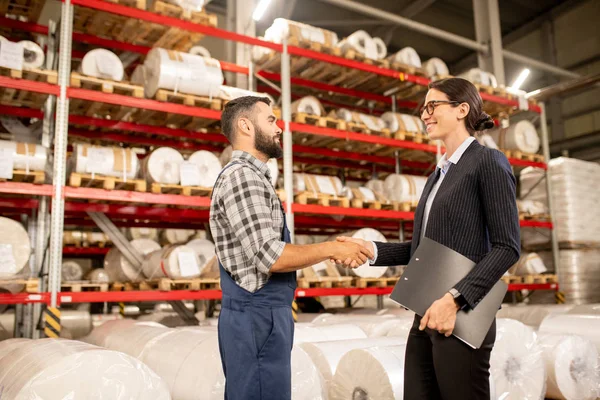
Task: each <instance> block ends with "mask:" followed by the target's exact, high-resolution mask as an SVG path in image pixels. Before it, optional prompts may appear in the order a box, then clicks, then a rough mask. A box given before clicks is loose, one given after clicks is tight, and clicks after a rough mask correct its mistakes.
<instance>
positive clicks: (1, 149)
mask: <svg viewBox="0 0 600 400" xmlns="http://www.w3.org/2000/svg"><path fill="white" fill-rule="evenodd" d="M47 153H48V150H47V149H46V148H45V147H43V146H40V145H39V144H33V143H19V142H12V141H8V140H0V155H1V156H3V158H4V160H5V162H6V157H11V158H12V165H13V169H20V170H25V171H44V170H45V168H46V159H47Z"/></svg>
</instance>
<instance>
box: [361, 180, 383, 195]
mask: <svg viewBox="0 0 600 400" xmlns="http://www.w3.org/2000/svg"><path fill="white" fill-rule="evenodd" d="M365 187H366V188H367V189H371V190H372V191H373V193H376V194H379V195H384V193H385V184H384V182H383V181H382V180H381V179H371V180H370V181H368V182H367V183H366V184H365Z"/></svg>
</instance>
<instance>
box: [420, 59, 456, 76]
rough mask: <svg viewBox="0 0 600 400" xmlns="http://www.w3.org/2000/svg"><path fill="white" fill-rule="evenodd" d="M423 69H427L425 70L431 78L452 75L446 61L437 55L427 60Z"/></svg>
mask: <svg viewBox="0 0 600 400" xmlns="http://www.w3.org/2000/svg"><path fill="white" fill-rule="evenodd" d="M423 69H425V72H426V73H427V76H428V77H429V78H433V77H445V76H447V75H450V71H449V70H448V66H447V65H446V63H445V62H444V61H442V60H441V59H439V58H437V57H433V58H430V59H429V60H427V61H425V62H424V63H423Z"/></svg>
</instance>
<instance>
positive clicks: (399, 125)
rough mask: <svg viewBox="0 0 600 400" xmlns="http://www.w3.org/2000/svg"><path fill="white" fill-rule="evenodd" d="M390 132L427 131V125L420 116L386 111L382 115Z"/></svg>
mask: <svg viewBox="0 0 600 400" xmlns="http://www.w3.org/2000/svg"><path fill="white" fill-rule="evenodd" d="M381 119H382V120H383V121H384V122H385V125H386V127H387V128H388V129H389V130H390V132H394V133H395V132H398V131H400V132H411V133H422V134H424V133H425V125H424V124H423V121H421V119H420V118H419V117H416V116H414V115H409V114H399V113H394V112H386V113H384V114H383V115H382V116H381Z"/></svg>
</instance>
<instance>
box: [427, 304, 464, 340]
mask: <svg viewBox="0 0 600 400" xmlns="http://www.w3.org/2000/svg"><path fill="white" fill-rule="evenodd" d="M459 309H460V307H459V306H458V304H456V302H455V301H454V297H452V295H451V294H450V293H446V294H445V295H444V297H442V298H441V299H439V300H436V301H434V302H433V304H432V305H431V307H429V309H428V310H427V311H426V312H425V315H424V316H423V318H422V319H421V324H420V325H419V330H421V331H422V330H423V329H425V327H427V328H429V329H433V330H436V331H438V332H439V333H441V334H442V335H446V337H449V336H450V335H452V331H453V330H454V324H455V323H456V313H457V312H458V310H459Z"/></svg>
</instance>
